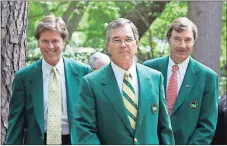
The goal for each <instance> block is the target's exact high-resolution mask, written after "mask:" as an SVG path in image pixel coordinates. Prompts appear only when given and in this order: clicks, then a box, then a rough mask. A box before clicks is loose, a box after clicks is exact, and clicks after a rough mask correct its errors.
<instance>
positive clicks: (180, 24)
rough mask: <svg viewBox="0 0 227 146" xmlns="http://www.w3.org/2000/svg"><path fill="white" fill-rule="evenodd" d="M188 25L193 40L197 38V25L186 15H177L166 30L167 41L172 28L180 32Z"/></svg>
mask: <svg viewBox="0 0 227 146" xmlns="http://www.w3.org/2000/svg"><path fill="white" fill-rule="evenodd" d="M189 27H192V31H193V37H194V40H196V39H197V38H198V29H197V26H196V25H195V24H194V23H193V22H192V21H191V20H189V19H188V18H187V17H179V18H177V19H175V20H174V21H173V22H172V23H171V24H170V26H169V28H168V31H167V33H166V38H167V40H168V41H169V39H170V37H171V34H172V31H173V29H174V30H175V31H177V32H182V31H183V30H186V29H188V28H189Z"/></svg>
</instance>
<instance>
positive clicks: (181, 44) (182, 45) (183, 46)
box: [179, 40, 186, 48]
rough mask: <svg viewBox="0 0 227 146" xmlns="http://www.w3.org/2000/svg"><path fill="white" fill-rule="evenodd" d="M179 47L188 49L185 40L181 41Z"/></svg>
mask: <svg viewBox="0 0 227 146" xmlns="http://www.w3.org/2000/svg"><path fill="white" fill-rule="evenodd" d="M179 46H180V47H182V48H185V47H186V44H185V42H184V40H182V41H180V44H179Z"/></svg>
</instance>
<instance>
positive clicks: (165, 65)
mask: <svg viewBox="0 0 227 146" xmlns="http://www.w3.org/2000/svg"><path fill="white" fill-rule="evenodd" d="M166 37H167V40H168V43H169V45H170V55H169V56H166V57H161V58H157V59H153V60H148V61H145V62H144V65H146V66H148V67H150V68H153V69H156V70H158V71H160V72H162V74H163V76H164V87H165V91H166V101H167V106H168V113H169V115H170V120H171V124H172V128H173V132H174V139H175V142H176V144H180V145H186V144H190V145H208V144H210V143H211V140H212V138H213V136H214V132H215V128H216V124H217V116H218V96H219V94H218V92H219V90H218V86H219V82H218V75H217V74H216V73H215V72H214V71H213V70H211V69H210V68H208V67H207V66H205V65H203V64H202V63H199V62H198V61H196V60H194V59H193V58H192V57H190V54H191V52H192V50H193V45H194V43H195V41H196V39H197V37H198V31H197V27H196V25H195V24H194V23H193V22H192V21H190V20H189V19H188V18H186V17H180V18H177V19H176V20H174V21H173V23H172V24H171V25H170V27H169V29H168V31H167V35H166Z"/></svg>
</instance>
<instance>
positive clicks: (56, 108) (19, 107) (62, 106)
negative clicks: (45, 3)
mask: <svg viewBox="0 0 227 146" xmlns="http://www.w3.org/2000/svg"><path fill="white" fill-rule="evenodd" d="M67 36H68V31H67V27H66V25H65V23H64V21H63V20H62V19H61V18H60V17H55V16H53V15H50V16H46V17H44V18H43V19H42V20H41V21H40V22H39V24H38V26H37V27H36V31H35V37H36V39H37V40H38V46H39V48H40V50H41V52H42V55H43V57H42V59H39V60H38V61H36V62H34V63H33V64H31V65H29V66H26V67H24V68H23V69H20V70H19V71H17V72H16V73H15V77H14V80H13V86H12V97H11V99H10V105H9V118H8V131H7V137H6V144H10V145H13V144H16V145H21V144H25V145H44V144H54V145H56V144H64V145H69V144H77V136H76V130H75V120H74V118H75V109H76V100H77V98H78V96H79V85H80V79H81V78H82V77H83V76H84V75H86V74H88V73H90V72H91V68H90V67H89V66H88V65H84V64H81V63H78V62H75V61H74V60H71V59H67V58H64V57H62V50H63V47H64V43H65V41H66V39H67Z"/></svg>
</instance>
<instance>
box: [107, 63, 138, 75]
mask: <svg viewBox="0 0 227 146" xmlns="http://www.w3.org/2000/svg"><path fill="white" fill-rule="evenodd" d="M111 66H112V69H113V71H114V73H115V75H116V76H122V77H123V76H124V73H125V72H126V70H124V69H122V68H120V67H119V66H117V65H116V64H115V63H114V62H113V61H111ZM127 71H128V72H129V73H130V74H131V75H132V77H133V78H134V77H136V63H135V61H133V63H132V65H131V66H130V68H129V69H128V70H127Z"/></svg>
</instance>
